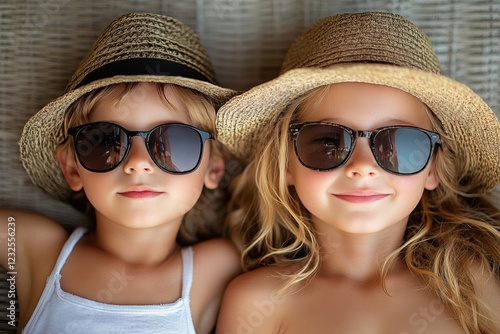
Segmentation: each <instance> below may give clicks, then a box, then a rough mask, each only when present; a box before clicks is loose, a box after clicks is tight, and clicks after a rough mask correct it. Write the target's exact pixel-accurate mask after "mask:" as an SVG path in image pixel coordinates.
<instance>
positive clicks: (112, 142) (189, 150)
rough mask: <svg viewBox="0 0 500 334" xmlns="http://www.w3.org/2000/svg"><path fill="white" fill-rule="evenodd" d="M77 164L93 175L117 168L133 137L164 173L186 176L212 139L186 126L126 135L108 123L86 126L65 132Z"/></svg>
mask: <svg viewBox="0 0 500 334" xmlns="http://www.w3.org/2000/svg"><path fill="white" fill-rule="evenodd" d="M68 134H69V135H70V136H72V137H73V139H74V144H75V152H76V156H77V157H78V161H79V162H80V164H81V165H82V166H83V167H84V168H85V169H87V170H89V171H91V172H96V173H104V172H109V171H111V170H113V169H114V168H116V167H117V166H118V165H119V164H120V163H121V162H122V161H123V160H124V159H125V157H126V156H127V154H128V152H129V151H130V145H131V141H132V137H134V136H141V137H143V138H144V139H145V140H146V148H147V150H148V153H149V155H150V156H151V159H152V160H153V162H154V163H155V164H156V165H157V166H158V167H160V168H161V169H162V170H163V171H165V172H167V173H172V174H187V173H191V172H192V171H194V170H195V169H196V168H197V167H198V165H199V164H200V161H201V157H202V154H203V144H204V143H205V141H206V140H207V139H212V138H213V137H212V135H211V134H210V133H209V132H207V131H203V130H200V129H197V128H195V127H193V126H190V125H186V124H177V123H170V124H161V125H158V126H156V127H154V128H153V129H151V130H149V131H129V130H127V129H125V128H123V127H121V126H119V125H117V124H114V123H109V122H96V123H88V124H83V125H80V126H75V127H72V128H69V129H68Z"/></svg>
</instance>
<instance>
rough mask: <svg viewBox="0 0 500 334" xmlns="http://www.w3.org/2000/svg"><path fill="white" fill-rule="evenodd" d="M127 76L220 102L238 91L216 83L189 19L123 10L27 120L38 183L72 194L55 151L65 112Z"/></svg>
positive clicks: (28, 154) (30, 162) (25, 135)
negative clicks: (62, 87)
mask: <svg viewBox="0 0 500 334" xmlns="http://www.w3.org/2000/svg"><path fill="white" fill-rule="evenodd" d="M125 82H158V83H172V84H176V85H179V86H182V87H186V88H190V89H193V90H195V91H198V92H200V93H202V94H204V95H205V96H207V97H208V98H209V99H211V101H213V103H214V105H215V106H216V107H219V106H220V105H222V104H223V103H224V102H226V101H227V100H228V99H229V98H231V97H232V96H234V95H235V94H236V92H235V91H233V90H231V89H227V88H222V87H219V86H218V85H217V83H216V80H215V74H214V71H213V68H212V64H211V62H210V60H209V58H208V56H207V54H206V52H205V50H204V48H203V47H202V45H201V42H200V40H199V37H198V35H197V34H196V33H195V32H194V31H193V30H192V29H191V28H189V27H188V26H187V25H185V24H183V23H182V22H180V21H178V20H176V19H173V18H171V17H166V16H162V15H157V14H147V13H131V14H126V15H123V16H120V17H118V18H117V19H115V20H114V21H113V22H111V23H110V25H109V26H108V27H107V28H106V29H105V30H104V31H103V32H102V34H101V35H100V36H99V37H98V39H97V40H96V41H95V43H94V44H93V46H92V47H91V49H90V51H89V53H88V54H87V55H86V57H85V58H84V59H83V61H82V62H81V63H80V65H79V67H78V68H77V70H76V71H75V73H74V74H73V76H72V78H71V79H70V81H69V83H68V86H67V88H66V92H65V94H64V95H62V96H61V97H59V98H57V99H56V100H54V101H52V102H50V103H49V104H47V105H46V106H45V107H44V108H43V109H41V110H40V111H39V112H38V113H36V114H35V115H34V116H33V117H31V118H30V119H29V120H28V122H27V123H26V125H25V127H24V129H23V132H22V135H21V139H20V142H19V145H20V151H21V160H22V163H23V166H24V168H25V169H26V171H27V172H28V175H29V176H30V178H31V180H32V181H33V183H34V184H35V185H37V186H39V187H40V188H42V189H44V190H45V191H46V192H48V193H50V194H52V195H54V196H55V197H57V198H59V199H63V200H67V199H68V198H69V196H70V195H71V189H70V188H69V187H68V185H67V184H66V181H65V179H64V177H63V175H62V172H61V170H60V168H59V165H58V163H57V159H56V154H55V150H56V147H57V145H58V144H59V143H60V142H61V141H62V140H63V139H64V138H63V136H64V134H63V133H62V122H63V118H64V114H65V112H66V110H67V109H68V107H69V106H70V105H71V104H72V103H73V102H75V101H76V100H77V99H78V98H80V97H81V96H82V95H84V94H86V93H88V92H90V91H93V90H95V89H97V88H101V87H105V86H109V85H112V84H118V83H125Z"/></svg>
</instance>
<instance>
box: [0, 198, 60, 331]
mask: <svg viewBox="0 0 500 334" xmlns="http://www.w3.org/2000/svg"><path fill="white" fill-rule="evenodd" d="M66 239H67V232H66V231H65V230H64V228H63V227H62V226H61V225H59V224H58V223H56V222H54V221H53V220H51V219H50V218H48V217H45V216H43V215H40V214H37V213H32V212H28V211H22V210H18V209H5V208H0V265H1V266H2V267H3V268H4V269H5V270H6V271H7V272H8V273H10V274H8V275H9V277H10V278H11V280H12V282H15V286H16V294H17V298H18V301H19V308H20V309H19V313H20V319H19V324H20V327H21V326H22V325H23V324H24V322H25V321H27V318H28V317H29V316H30V315H31V312H32V311H33V309H34V307H35V306H36V303H37V301H38V298H39V297H40V295H41V293H42V291H43V287H44V285H45V280H46V279H47V276H48V275H49V274H50V272H51V271H52V268H53V266H54V264H55V262H56V260H57V256H58V255H59V251H60V250H61V248H62V246H63V244H64V242H65V241H66Z"/></svg>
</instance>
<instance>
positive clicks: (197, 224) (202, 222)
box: [59, 82, 228, 245]
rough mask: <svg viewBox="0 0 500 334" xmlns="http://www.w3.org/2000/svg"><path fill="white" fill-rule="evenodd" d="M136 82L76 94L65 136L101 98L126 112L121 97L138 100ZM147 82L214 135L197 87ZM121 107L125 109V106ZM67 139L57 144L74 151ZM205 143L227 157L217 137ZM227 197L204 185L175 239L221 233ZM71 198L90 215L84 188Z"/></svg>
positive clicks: (190, 240)
mask: <svg viewBox="0 0 500 334" xmlns="http://www.w3.org/2000/svg"><path fill="white" fill-rule="evenodd" d="M139 85H140V83H137V82H133V83H121V84H115V85H110V86H106V87H103V88H100V89H96V90H94V91H91V92H89V93H87V94H86V95H84V96H82V97H81V98H79V99H78V100H77V101H75V102H74V103H73V104H72V105H71V106H70V107H69V108H68V110H67V111H66V114H65V117H64V122H63V128H62V131H63V134H64V137H65V138H66V137H67V136H68V132H67V131H68V128H70V127H74V126H78V125H81V124H85V123H89V122H90V116H91V114H92V112H93V111H94V110H95V109H96V108H98V106H99V105H100V104H102V103H103V102H104V101H109V100H112V101H116V104H115V105H114V106H116V107H117V109H116V110H117V111H120V112H123V113H126V110H125V111H123V110H122V109H119V108H118V106H120V103H121V101H122V100H123V98H124V97H125V96H127V95H130V94H137V96H136V97H133V99H132V100H134V99H135V98H136V99H137V100H136V101H137V102H138V103H139V102H140V101H139V99H140V98H141V96H140V93H141V92H140V90H138V89H139V88H138V87H139ZM148 85H149V86H145V85H144V84H142V86H141V87H143V88H144V89H155V90H156V92H157V93H158V96H159V97H160V98H161V99H162V101H163V102H164V103H165V105H166V106H167V107H168V108H169V109H171V110H174V111H178V112H180V113H183V114H187V116H188V119H189V123H190V125H193V126H195V127H197V128H200V129H202V130H205V131H208V132H210V133H211V134H212V135H213V136H214V137H216V129H215V115H216V114H215V108H214V105H213V104H212V102H211V101H210V100H209V98H207V97H206V96H204V95H203V94H201V93H199V92H197V91H194V90H191V89H188V88H184V87H180V86H177V85H173V84H163V83H151V84H148ZM167 90H169V91H170V92H172V93H173V94H174V95H175V96H177V97H178V99H177V101H179V102H180V103H176V105H175V106H173V105H172V103H171V102H170V101H169V100H168V98H167V96H166V93H165V92H166V91H167ZM122 107H124V108H125V109H126V106H122ZM124 117H125V116H124ZM68 139H69V140H65V141H64V142H62V143H61V144H60V145H59V146H61V148H62V149H63V150H68V151H69V152H71V154H73V155H74V154H75V153H74V146H73V140H72V138H71V137H68ZM207 143H208V144H209V145H210V147H211V150H210V154H211V155H219V156H221V157H223V158H224V159H225V160H226V159H227V157H228V153H227V150H226V149H225V148H224V147H223V145H222V144H220V143H219V142H218V141H217V140H210V141H208V142H207ZM75 159H76V156H75ZM227 200H228V193H227V189H226V188H225V187H219V188H217V189H214V190H211V189H208V188H205V187H204V189H203V192H202V194H201V196H200V198H199V200H198V202H197V203H196V204H195V206H194V207H193V208H192V209H191V210H190V211H189V212H188V213H187V214H186V215H185V216H184V219H183V223H182V225H181V228H180V230H179V233H178V236H177V241H178V242H179V243H180V244H181V245H191V244H194V243H197V242H199V241H202V240H207V239H210V238H213V237H217V236H220V235H221V234H222V227H223V224H222V222H223V220H224V217H225V207H226V202H227ZM70 202H71V204H72V205H74V206H75V207H76V208H78V209H79V210H80V211H83V212H85V213H87V214H88V215H89V216H91V217H93V216H94V215H93V208H92V206H91V205H90V203H89V202H88V200H87V198H86V197H85V193H84V192H83V190H81V191H79V192H76V193H74V195H73V198H72V199H71V201H70Z"/></svg>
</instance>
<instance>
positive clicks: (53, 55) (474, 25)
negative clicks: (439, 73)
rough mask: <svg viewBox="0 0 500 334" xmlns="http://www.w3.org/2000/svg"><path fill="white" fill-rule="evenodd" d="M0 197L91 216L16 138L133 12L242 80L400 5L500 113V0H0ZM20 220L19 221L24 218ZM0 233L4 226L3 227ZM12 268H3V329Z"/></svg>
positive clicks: (451, 72) (226, 80) (447, 69)
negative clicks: (303, 41)
mask: <svg viewBox="0 0 500 334" xmlns="http://www.w3.org/2000/svg"><path fill="white" fill-rule="evenodd" d="M0 2H1V3H0V166H1V173H2V174H1V178H0V206H1V207H17V208H24V209H29V210H35V211H38V212H41V213H44V214H46V215H48V216H50V217H52V218H54V219H56V220H57V221H59V222H60V223H61V224H63V225H64V226H65V227H67V228H72V227H74V226H76V225H81V224H84V223H85V220H84V218H83V217H82V216H81V215H80V214H79V213H77V212H76V211H75V210H73V209H72V208H70V207H69V206H67V205H65V204H63V203H60V202H58V201H56V200H54V199H51V198H50V197H49V196H47V195H46V194H44V193H43V191H41V190H39V189H37V188H36V187H34V186H33V185H32V184H31V181H30V180H29V178H28V177H27V175H26V173H25V172H24V170H23V168H22V166H21V163H20V161H19V158H18V157H19V152H18V147H17V142H18V140H19V135H20V133H21V130H22V127H23V125H24V123H25V122H26V120H27V119H28V118H29V117H30V116H31V115H33V114H34V113H35V112H37V111H38V110H39V109H40V108H41V107H42V106H43V105H45V104H46V103H47V102H49V101H51V100H52V99H54V98H56V97H57V96H59V95H60V94H61V93H62V92H63V90H64V87H65V85H66V83H67V81H68V79H69V77H70V75H71V74H72V72H73V71H74V70H75V68H76V67H77V65H78V63H79V61H80V60H81V58H82V57H83V55H84V53H85V52H86V51H87V50H88V48H89V47H90V45H91V44H92V42H93V41H94V39H95V38H96V37H97V36H98V34H99V33H100V32H101V30H102V29H103V28H104V27H105V26H106V25H107V24H108V23H109V22H110V21H111V20H112V19H113V18H115V17H116V16H118V15H120V14H124V13H127V12H154V13H163V14H167V15H171V16H173V17H176V18H178V19H180V20H182V21H184V22H185V23H186V24H188V25H190V26H191V27H192V28H194V29H195V30H197V31H198V33H199V34H200V37H201V39H202V42H203V44H204V45H205V47H206V48H207V50H208V52H209V55H210V57H211V59H212V61H213V63H214V66H215V70H216V74H217V76H218V78H219V82H220V83H221V84H222V85H223V86H227V87H231V88H234V89H238V90H245V89H248V88H250V87H251V86H253V85H256V84H259V83H261V82H264V81H266V80H268V79H271V78H273V77H274V76H276V74H277V72H278V68H279V65H280V63H281V60H282V57H283V55H284V52H285V51H286V49H287V47H288V45H289V43H290V41H291V40H292V39H293V37H294V36H296V35H297V34H298V33H299V32H300V31H302V30H303V29H304V28H305V27H307V26H309V25H310V24H312V23H313V22H315V21H317V20H318V19H320V18H322V17H325V16H328V15H332V14H336V13H341V12H355V11H367V10H380V11H391V12H396V13H400V14H402V15H404V16H406V17H407V18H409V19H410V20H412V21H413V22H414V23H416V24H417V25H418V26H419V27H421V28H422V29H423V30H424V31H425V32H426V33H427V34H428V35H429V37H430V39H431V41H432V42H433V44H434V46H435V48H436V50H437V53H438V56H439V59H440V62H441V66H442V69H443V72H444V73H445V74H446V75H448V76H451V77H453V78H455V79H456V80H458V81H461V82H463V83H465V84H467V85H469V86H470V87H471V88H473V89H474V90H475V91H476V92H477V93H478V94H479V95H480V96H482V97H483V98H484V99H485V100H486V102H487V103H488V104H489V105H490V106H491V107H492V109H493V110H494V111H495V112H496V113H497V115H500V0H437V1H428V0H364V1H363V0H358V1H355V0H330V1H328V0H182V1H179V0H163V1H162V0H151V1H145V0H107V1H100V0H33V1H18V0H0ZM19 223H22V222H19ZM0 233H5V232H4V231H0ZM4 303H8V299H7V281H6V276H5V274H3V273H0V332H6V333H7V332H11V331H12V330H13V328H12V327H10V326H8V325H7V321H8V318H7V317H6V314H5V306H4V305H6V304H4Z"/></svg>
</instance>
